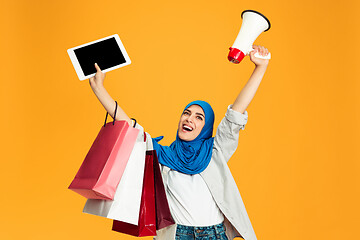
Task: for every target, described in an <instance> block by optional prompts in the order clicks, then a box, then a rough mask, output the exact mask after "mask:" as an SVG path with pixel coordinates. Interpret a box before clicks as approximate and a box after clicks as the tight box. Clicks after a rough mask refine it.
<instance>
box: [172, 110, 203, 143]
mask: <svg viewBox="0 0 360 240" xmlns="http://www.w3.org/2000/svg"><path fill="white" fill-rule="evenodd" d="M204 125H205V113H204V110H203V109H202V108H201V107H200V106H199V105H191V106H190V107H189V108H187V109H185V110H184V112H183V114H182V115H181V118H180V121H179V126H178V130H179V131H178V135H179V138H180V139H181V140H183V141H192V140H194V139H195V138H196V137H197V136H198V135H199V134H200V133H201V130H202V128H203V127H204Z"/></svg>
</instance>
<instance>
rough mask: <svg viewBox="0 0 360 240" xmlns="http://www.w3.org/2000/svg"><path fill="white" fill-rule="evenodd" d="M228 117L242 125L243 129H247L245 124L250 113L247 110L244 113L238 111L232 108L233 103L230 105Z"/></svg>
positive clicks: (230, 120) (229, 119) (226, 115)
mask: <svg viewBox="0 0 360 240" xmlns="http://www.w3.org/2000/svg"><path fill="white" fill-rule="evenodd" d="M225 117H226V119H227V120H228V121H229V122H232V123H234V124H237V125H240V126H241V129H245V125H246V123H247V120H248V113H247V111H245V112H244V113H241V112H237V111H235V110H233V109H232V104H231V105H229V106H228V109H227V112H226V114H225Z"/></svg>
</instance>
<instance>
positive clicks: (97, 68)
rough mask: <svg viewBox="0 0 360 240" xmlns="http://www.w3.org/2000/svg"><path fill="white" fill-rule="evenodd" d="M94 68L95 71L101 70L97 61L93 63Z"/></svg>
mask: <svg viewBox="0 0 360 240" xmlns="http://www.w3.org/2000/svg"><path fill="white" fill-rule="evenodd" d="M95 68H96V71H98V72H101V69H100V67H99V65H98V64H97V63H95Z"/></svg>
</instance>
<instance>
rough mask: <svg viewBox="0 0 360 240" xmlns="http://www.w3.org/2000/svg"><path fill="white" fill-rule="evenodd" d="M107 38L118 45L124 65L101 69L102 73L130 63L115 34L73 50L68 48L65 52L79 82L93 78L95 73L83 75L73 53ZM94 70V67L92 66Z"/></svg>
mask: <svg viewBox="0 0 360 240" xmlns="http://www.w3.org/2000/svg"><path fill="white" fill-rule="evenodd" d="M109 38H115V40H116V43H117V44H118V46H119V48H120V50H121V53H122V54H123V56H124V58H125V63H122V64H119V65H116V66H114V67H111V68H107V69H101V71H102V72H104V73H105V72H109V71H112V70H114V69H117V68H121V67H124V66H126V65H129V64H130V63H131V60H130V58H129V55H128V54H127V52H126V50H125V47H124V45H123V44H122V42H121V40H120V37H119V35H117V34H114V35H111V36H108V37H105V38H102V39H98V40H96V41H92V42H89V43H86V44H83V45H80V46H77V47H73V48H69V49H68V50H67V52H68V54H69V57H70V59H71V62H72V64H73V66H74V68H75V71H76V74H77V75H78V77H79V79H80V81H82V80H85V79H89V78H91V77H93V76H95V73H93V74H89V75H84V72H83V71H82V69H81V67H80V63H79V61H78V59H77V57H76V55H75V52H74V50H76V49H78V48H82V47H85V46H88V45H91V44H94V43H97V42H100V41H103V40H106V39H109ZM100 67H101V66H100ZM94 68H95V66H94Z"/></svg>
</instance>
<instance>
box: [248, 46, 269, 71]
mask: <svg viewBox="0 0 360 240" xmlns="http://www.w3.org/2000/svg"><path fill="white" fill-rule="evenodd" d="M253 48H254V51H251V52H250V53H249V57H250V60H251V61H252V62H253V63H254V64H255V65H256V66H257V67H258V66H267V65H268V64H269V58H267V57H268V54H270V53H269V50H268V49H267V48H265V47H263V46H257V45H253ZM257 54H258V55H259V56H260V57H256V56H255V55H257Z"/></svg>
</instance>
